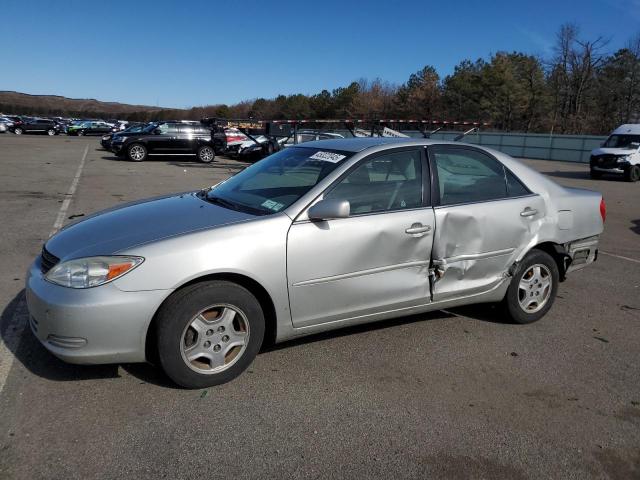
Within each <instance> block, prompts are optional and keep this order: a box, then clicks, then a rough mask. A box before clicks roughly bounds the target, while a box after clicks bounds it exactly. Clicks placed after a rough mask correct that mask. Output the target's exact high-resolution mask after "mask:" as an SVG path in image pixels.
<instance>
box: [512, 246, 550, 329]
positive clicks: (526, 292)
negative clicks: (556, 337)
mask: <svg viewBox="0 0 640 480" xmlns="http://www.w3.org/2000/svg"><path fill="white" fill-rule="evenodd" d="M559 281H560V273H559V271H558V265H557V264H556V262H555V260H554V259H553V258H552V257H551V255H549V254H548V253H546V252H543V251H542V250H537V249H533V250H531V251H530V252H529V253H527V255H525V257H524V258H523V259H522V261H521V262H520V263H519V265H518V267H517V268H516V271H515V272H514V274H513V277H512V279H511V284H510V285H509V289H508V290H507V294H506V295H505V297H504V300H503V301H502V306H503V310H504V313H505V316H506V317H507V319H508V320H511V321H512V322H514V323H521V324H525V323H533V322H535V321H538V320H540V319H541V318H542V317H544V316H545V314H546V313H547V312H548V311H549V309H550V308H551V306H552V305H553V302H554V300H555V298H556V294H557V293H558V283H559Z"/></svg>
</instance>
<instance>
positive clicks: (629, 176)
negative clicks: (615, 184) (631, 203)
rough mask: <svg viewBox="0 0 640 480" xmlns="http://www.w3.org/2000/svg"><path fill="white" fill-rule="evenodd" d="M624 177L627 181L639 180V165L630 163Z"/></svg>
mask: <svg viewBox="0 0 640 480" xmlns="http://www.w3.org/2000/svg"><path fill="white" fill-rule="evenodd" d="M624 179H625V180H626V181H627V182H637V181H638V180H640V165H631V166H630V167H629V168H627V169H626V170H625V172H624Z"/></svg>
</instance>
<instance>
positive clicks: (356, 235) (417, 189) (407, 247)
mask: <svg viewBox="0 0 640 480" xmlns="http://www.w3.org/2000/svg"><path fill="white" fill-rule="evenodd" d="M425 158H426V157H425V155H424V149H421V148H409V149H407V148H404V149H395V150H393V151H390V152H389V151H387V152H385V153H382V154H376V155H372V156H370V157H367V158H365V159H363V160H362V161H360V162H358V165H356V166H355V167H354V168H352V169H351V170H350V171H349V172H348V173H347V174H346V175H345V176H343V177H342V179H341V180H339V181H338V182H337V183H336V184H334V185H333V186H332V187H330V188H329V189H328V190H327V191H326V192H325V193H324V195H323V198H324V199H329V198H333V199H340V200H348V201H349V202H350V205H351V214H350V216H349V217H348V218H340V219H333V220H327V221H322V222H312V221H309V220H308V219H307V218H308V217H307V216H306V212H305V213H304V214H302V215H301V216H300V217H299V218H298V219H297V220H296V221H294V223H293V224H292V226H291V228H290V230H289V234H288V238H287V281H288V288H289V301H290V306H291V316H292V321H293V325H294V327H305V326H311V325H316V324H320V323H326V322H332V321H341V320H347V319H355V317H359V321H362V320H363V319H366V318H370V316H371V315H375V314H380V313H383V312H388V311H391V310H399V309H400V310H401V309H407V308H411V307H414V306H418V305H425V304H428V303H429V302H430V301H431V298H430V288H429V280H428V272H429V261H430V258H431V244H432V233H433V230H432V227H433V225H434V213H433V209H432V208H431V206H430V199H429V190H428V184H427V185H425V184H424V179H428V178H429V175H428V166H427V164H426V161H425Z"/></svg>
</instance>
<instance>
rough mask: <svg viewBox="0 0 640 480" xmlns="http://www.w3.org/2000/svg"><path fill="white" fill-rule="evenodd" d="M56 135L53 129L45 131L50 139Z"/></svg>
mask: <svg viewBox="0 0 640 480" xmlns="http://www.w3.org/2000/svg"><path fill="white" fill-rule="evenodd" d="M55 134H56V131H55V130H54V129H53V128H50V129H49V130H47V135H49V136H50V137H52V136H54V135H55Z"/></svg>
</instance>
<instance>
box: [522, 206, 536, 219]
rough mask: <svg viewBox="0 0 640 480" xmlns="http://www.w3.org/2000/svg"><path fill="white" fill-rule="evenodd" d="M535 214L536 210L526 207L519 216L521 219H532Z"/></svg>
mask: <svg viewBox="0 0 640 480" xmlns="http://www.w3.org/2000/svg"><path fill="white" fill-rule="evenodd" d="M536 213H538V210H536V209H535V208H531V207H527V208H525V209H524V210H523V211H521V212H520V216H521V217H532V216H533V215H535V214H536Z"/></svg>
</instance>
